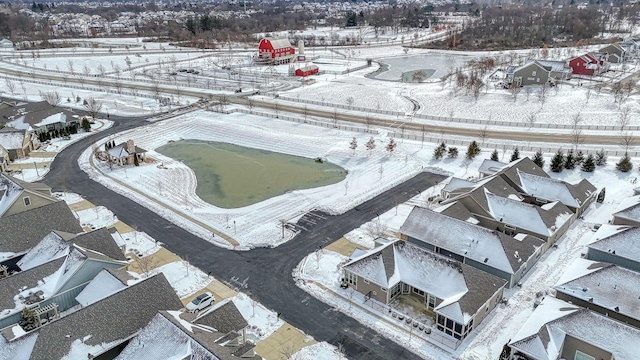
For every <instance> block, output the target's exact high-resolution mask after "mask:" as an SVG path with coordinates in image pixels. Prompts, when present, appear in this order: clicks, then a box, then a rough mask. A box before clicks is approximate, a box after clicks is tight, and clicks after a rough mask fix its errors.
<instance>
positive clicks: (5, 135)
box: [0, 126, 27, 150]
mask: <svg viewBox="0 0 640 360" xmlns="http://www.w3.org/2000/svg"><path fill="white" fill-rule="evenodd" d="M25 137H27V130H20V129H14V128H11V127H8V126H7V127H4V128H2V129H0V145H2V147H4V148H5V149H7V150H15V149H22V144H24V139H25Z"/></svg>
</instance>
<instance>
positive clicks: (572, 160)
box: [564, 149, 576, 170]
mask: <svg viewBox="0 0 640 360" xmlns="http://www.w3.org/2000/svg"><path fill="white" fill-rule="evenodd" d="M575 167H576V156H575V155H574V154H573V149H569V151H567V156H565V157H564V168H565V169H569V170H571V169H574V168H575Z"/></svg>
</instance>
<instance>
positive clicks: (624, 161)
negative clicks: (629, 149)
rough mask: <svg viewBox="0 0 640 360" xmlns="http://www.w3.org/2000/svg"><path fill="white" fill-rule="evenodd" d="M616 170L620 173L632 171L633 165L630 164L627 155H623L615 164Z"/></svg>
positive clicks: (629, 158)
mask: <svg viewBox="0 0 640 360" xmlns="http://www.w3.org/2000/svg"><path fill="white" fill-rule="evenodd" d="M616 169H618V170H619V171H622V172H629V171H631V169H633V164H632V163H631V157H629V154H628V153H626V152H625V153H624V156H623V157H622V158H621V159H620V161H618V163H617V164H616Z"/></svg>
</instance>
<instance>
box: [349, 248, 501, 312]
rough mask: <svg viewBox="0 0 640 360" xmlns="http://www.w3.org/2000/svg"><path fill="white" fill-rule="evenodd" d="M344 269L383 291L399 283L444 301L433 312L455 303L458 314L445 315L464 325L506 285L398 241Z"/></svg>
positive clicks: (460, 264)
mask: <svg viewBox="0 0 640 360" xmlns="http://www.w3.org/2000/svg"><path fill="white" fill-rule="evenodd" d="M344 269H346V270H348V271H350V272H352V273H354V274H357V275H358V276H360V277H362V278H365V279H367V280H369V281H372V282H374V283H376V284H378V285H380V286H382V287H386V288H391V287H393V286H394V285H396V284H398V283H399V282H402V283H404V284H409V285H411V286H413V287H415V288H418V289H421V290H423V291H425V292H428V293H429V294H431V295H434V296H436V297H437V298H440V299H443V303H442V304H440V306H439V307H438V308H436V309H435V311H436V312H438V311H439V309H440V308H443V309H444V308H446V307H448V306H449V305H451V304H453V303H457V305H456V308H457V311H450V310H451V307H449V308H448V309H447V310H448V311H446V313H445V314H446V316H448V317H449V318H451V319H454V320H456V321H458V322H461V323H463V324H466V323H467V322H468V321H469V320H470V319H471V316H473V315H474V314H475V313H476V312H477V311H478V309H480V307H482V306H483V305H484V304H485V303H486V302H487V300H488V299H490V298H491V297H492V296H493V295H494V294H495V293H496V291H498V290H499V289H500V288H501V287H503V286H504V285H505V283H506V281H505V280H504V279H501V278H498V277H497V276H494V275H491V274H489V273H485V272H483V271H481V270H478V269H476V268H473V267H471V266H469V265H466V264H463V263H460V262H457V261H454V260H451V259H448V258H446V257H444V256H441V255H438V254H435V253H433V252H430V251H428V250H426V249H424V248H421V247H419V246H417V245H413V244H411V243H407V242H404V241H400V240H397V241H394V242H390V243H388V244H386V245H383V246H381V247H379V248H376V249H373V250H371V251H370V252H369V253H367V254H365V255H364V256H362V257H360V258H357V259H354V260H352V261H350V262H348V263H347V264H346V265H344Z"/></svg>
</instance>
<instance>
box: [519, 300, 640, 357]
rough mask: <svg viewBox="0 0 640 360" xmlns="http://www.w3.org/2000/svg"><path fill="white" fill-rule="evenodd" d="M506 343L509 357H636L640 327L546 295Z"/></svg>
mask: <svg viewBox="0 0 640 360" xmlns="http://www.w3.org/2000/svg"><path fill="white" fill-rule="evenodd" d="M508 345H509V347H510V348H511V357H510V360H551V359H554V360H555V359H572V360H595V359H597V360H637V359H638V354H640V330H638V329H637V328H634V327H631V326H628V325H626V324H624V323H621V322H619V321H618V320H615V319H612V318H611V317H606V316H604V315H602V314H599V313H597V312H594V311H591V310H588V309H585V308H581V307H579V306H577V305H574V304H570V303H567V302H564V301H562V300H559V299H556V298H553V297H550V296H547V297H545V298H544V300H543V301H542V303H540V305H539V306H538V307H537V308H536V309H535V310H534V311H533V314H531V316H530V317H529V319H528V320H527V321H526V323H525V324H524V325H523V326H522V328H521V329H520V330H519V331H518V333H517V334H515V336H513V337H512V338H511V340H510V342H509V344H508Z"/></svg>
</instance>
